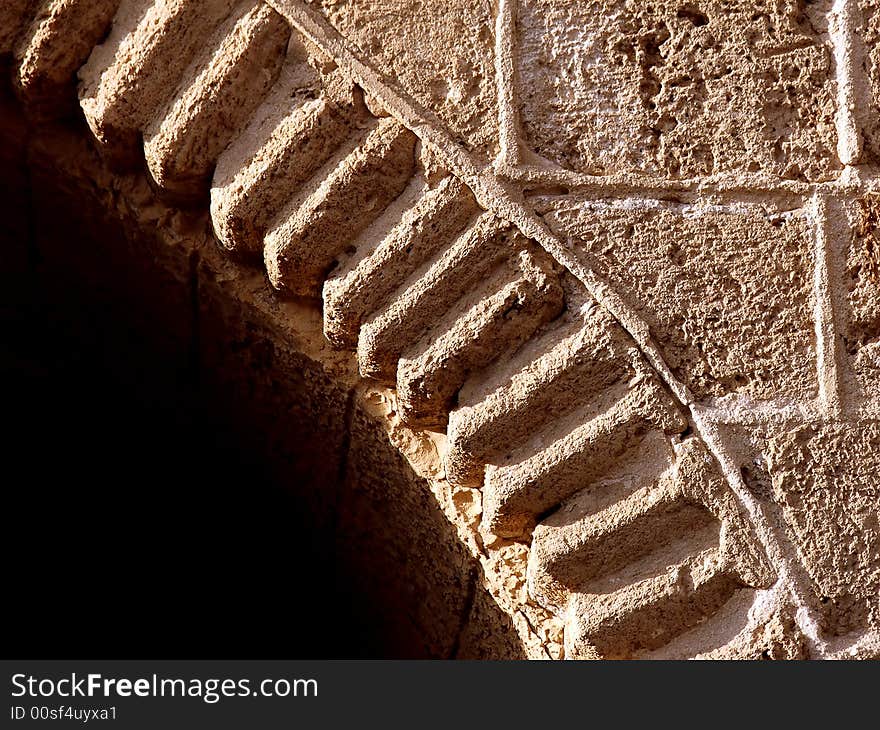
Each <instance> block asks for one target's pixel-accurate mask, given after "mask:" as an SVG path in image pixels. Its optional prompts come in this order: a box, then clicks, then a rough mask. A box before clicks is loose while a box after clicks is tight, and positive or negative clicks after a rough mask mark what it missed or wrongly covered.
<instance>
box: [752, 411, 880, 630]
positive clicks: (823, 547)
mask: <svg viewBox="0 0 880 730" xmlns="http://www.w3.org/2000/svg"><path fill="white" fill-rule="evenodd" d="M767 464H768V468H769V474H770V477H771V480H772V487H773V497H774V499H775V500H776V502H777V503H778V504H779V506H780V508H781V510H782V514H783V515H784V519H785V524H786V525H787V526H788V529H789V530H790V532H791V536H792V540H793V542H794V545H795V547H796V549H797V553H798V555H799V556H800V558H801V560H802V561H803V565H804V567H805V569H806V571H807V573H808V574H809V576H810V578H811V580H812V586H811V588H812V596H811V599H812V600H813V601H814V606H815V609H816V611H817V613H818V614H819V615H820V616H821V619H822V629H823V630H824V631H825V632H827V633H828V634H830V635H831V636H841V635H846V634H850V633H854V632H859V631H863V630H864V629H867V628H870V629H873V630H875V631H876V630H877V629H878V627H880V522H878V505H880V484H878V478H877V474H878V471H880V427H878V425H877V424H876V423H865V424H862V425H861V426H860V427H858V428H857V429H853V428H848V427H847V426H845V425H828V426H813V425H806V426H802V427H800V428H796V429H794V430H792V431H790V432H788V433H785V434H781V435H779V436H776V437H775V438H773V439H772V440H771V441H770V443H769V444H768V446H767Z"/></svg>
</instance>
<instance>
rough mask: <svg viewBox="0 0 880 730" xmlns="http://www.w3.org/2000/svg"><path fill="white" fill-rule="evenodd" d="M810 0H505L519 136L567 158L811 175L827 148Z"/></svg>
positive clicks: (825, 102) (823, 74)
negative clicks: (511, 30)
mask: <svg viewBox="0 0 880 730" xmlns="http://www.w3.org/2000/svg"><path fill="white" fill-rule="evenodd" d="M822 7H823V3H809V4H804V3H801V2H797V1H796V0H785V1H784V2H765V1H763V0H759V1H757V2H755V1H754V0H738V1H736V2H717V1H715V0H713V1H711V2H700V3H687V2H678V1H677V0H675V1H670V0H661V1H657V2H640V1H638V0H609V1H607V2H595V1H594V2H583V3H572V2H565V1H564V0H524V1H523V2H522V3H519V8H518V10H517V33H516V40H515V43H516V56H515V58H516V64H517V67H516V70H517V74H518V81H517V96H518V98H519V112H520V117H521V124H522V128H523V131H524V136H525V139H526V146H527V147H528V148H529V149H531V150H532V151H533V152H535V153H537V154H538V155H540V156H542V157H544V158H546V159H548V160H550V161H551V162H553V163H555V164H556V165H559V166H560V167H563V168H565V169H568V170H574V171H578V172H585V173H589V174H599V175H602V174H610V173H617V172H624V171H628V172H635V173H639V174H644V175H652V176H662V177H672V178H687V177H695V176H705V175H712V174H715V173H725V172H727V173H737V172H763V173H770V174H773V175H778V176H780V177H783V178H788V179H792V180H823V179H827V178H829V177H830V176H832V175H833V174H834V173H835V171H836V170H837V169H838V168H839V166H840V165H839V162H838V161H837V159H836V155H835V145H836V141H837V140H836V132H835V128H834V95H835V83H834V78H833V69H834V65H833V61H832V54H831V48H830V43H829V41H828V38H827V36H825V35H824V33H823V31H824V20H823V18H822V16H821V10H822Z"/></svg>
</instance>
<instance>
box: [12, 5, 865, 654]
mask: <svg viewBox="0 0 880 730" xmlns="http://www.w3.org/2000/svg"><path fill="white" fill-rule="evenodd" d="M878 34H880V4H878V3H877V2H875V1H874V0H836V1H835V2H833V3H832V2H830V0H829V1H821V2H810V3H804V2H801V1H799V0H773V1H765V0H741V1H740V0H736V1H735V2H716V1H715V0H698V1H697V2H677V1H676V2H672V0H657V1H656V2H651V3H642V2H634V1H631V0H605V1H604V2H590V1H587V0H583V1H581V0H497V1H496V2H489V0H443V1H439V2H430V3H428V2H418V1H417V0H363V1H362V2H353V3H344V2H335V1H334V0H314V1H311V2H309V1H307V0H265V1H262V0H240V1H239V0H202V1H200V2H197V1H196V0H42V1H40V2H36V1H35V0H7V1H6V2H4V3H3V6H2V8H0V53H2V54H10V55H11V58H12V61H11V64H10V67H11V72H12V74H13V82H14V86H15V88H16V91H17V96H18V99H19V101H20V104H21V105H22V107H23V108H24V109H25V110H26V111H27V113H28V115H29V116H30V118H31V119H32V120H34V123H35V124H36V123H37V122H38V121H40V120H46V119H51V118H53V117H58V116H60V115H65V114H70V113H74V114H75V115H81V117H82V118H84V120H85V122H86V123H87V125H88V133H89V136H90V137H91V138H92V139H91V142H92V144H93V145H94V148H95V149H97V150H98V151H99V153H100V159H99V161H97V162H96V161H94V160H93V159H92V158H91V157H89V155H88V154H85V153H83V154H82V155H80V156H79V157H76V158H75V159H74V157H75V156H69V158H68V159H66V162H65V165H66V170H65V171H64V172H63V173H62V174H70V175H71V176H74V177H75V176H77V175H79V176H80V177H81V178H82V179H90V180H91V181H92V182H91V184H92V185H93V186H95V187H98V188H101V187H103V188H104V191H105V192H108V191H111V190H112V191H113V195H112V196H108V198H107V199H108V200H110V199H111V198H112V200H113V201H114V204H115V205H117V206H118V207H119V209H120V211H124V215H125V216H128V218H130V219H131V220H134V221H136V224H137V225H140V226H146V227H151V228H155V229H156V230H158V231H159V237H160V238H161V239H163V240H164V241H165V243H166V244H167V245H168V246H169V247H171V248H174V247H175V246H176V247H177V249H176V250H178V251H180V250H183V251H184V253H185V254H186V255H185V256H184V257H183V258H186V259H187V260H189V259H188V258H187V257H188V256H189V253H190V252H192V251H197V254H198V257H197V258H198V261H199V266H200V269H201V271H203V272H204V275H205V276H207V277H211V278H212V280H213V281H216V282H220V283H219V284H218V287H220V288H221V289H222V288H223V282H224V281H233V280H235V281H238V282H239V284H236V286H229V287H227V288H226V290H225V291H226V293H225V296H228V297H230V298H234V297H239V298H241V297H245V296H249V297H253V298H255V299H259V300H260V301H262V302H264V303H263V304H261V306H263V307H264V310H265V312H266V317H267V318H268V319H269V320H271V321H273V322H275V324H276V325H277V331H278V337H279V338H281V339H284V338H290V339H291V340H292V341H293V342H294V346H295V347H297V348H299V349H301V350H302V351H303V352H306V353H307V354H308V355H309V357H311V358H313V359H314V360H315V361H316V362H318V363H321V364H322V366H323V367H324V368H325V370H326V371H327V372H329V373H331V374H332V373H336V376H338V377H339V378H340V379H345V377H347V376H346V375H345V374H344V372H345V368H346V367H349V368H350V367H351V366H350V363H351V362H355V361H356V366H357V369H358V371H359V373H360V375H361V376H362V377H363V378H365V379H367V380H365V381H363V382H362V383H361V384H360V385H359V386H358V391H357V392H358V397H359V398H361V399H362V402H363V404H364V409H365V410H364V412H365V413H367V414H368V415H369V417H371V418H373V419H375V420H376V421H377V422H379V423H382V424H384V426H383V428H385V429H386V430H387V431H388V433H389V435H390V437H391V439H392V442H393V443H394V444H395V446H396V447H397V448H399V449H400V451H401V452H402V453H403V454H404V456H405V457H406V458H407V459H408V460H409V462H410V464H411V465H412V468H413V469H415V470H416V472H417V473H418V474H419V475H420V478H422V479H424V480H426V482H427V483H428V484H429V485H430V487H431V489H432V490H433V493H434V494H435V497H436V499H437V500H438V503H439V504H440V506H441V507H442V509H443V510H444V512H445V514H446V515H447V517H448V519H449V520H450V522H451V523H452V524H453V525H454V526H455V529H456V530H457V534H458V537H459V539H460V541H461V543H462V544H463V545H464V546H465V547H466V548H467V550H468V551H470V553H471V555H472V557H473V558H474V559H475V560H476V561H477V562H478V564H479V565H480V567H481V569H482V571H483V574H484V577H483V578H482V579H481V580H482V581H484V583H485V586H486V588H487V590H488V591H489V592H490V593H491V595H492V597H493V599H494V601H495V602H496V603H497V605H498V606H499V607H500V608H501V609H502V610H503V611H504V612H505V613H506V614H507V615H508V616H509V617H510V618H511V621H512V622H513V625H514V626H515V628H516V630H517V632H518V635H519V637H520V640H521V642H522V644H523V647H524V650H525V652H526V653H527V655H528V656H531V657H535V658H539V657H549V658H562V657H565V658H582V657H589V658H626V657H652V658H660V657H725V658H757V657H761V656H764V657H774V658H775V657H779V658H800V657H809V658H840V657H844V658H845V657H856V658H859V657H876V656H878V652H880V599H878V595H880V590H878V589H880V526H878V507H880V478H878V468H880V428H878V425H877V418H878V409H880V400H878V397H880V355H878V352H880V350H878V348H880V344H878V336H880V308H878V304H877V301H878V299H877V294H878V287H880V279H878V277H880V234H878V233H877V225H878V215H880V212H878V211H880V202H878V201H880V188H878V178H877V174H876V173H877V159H878V154H880V147H878V144H880V133H878V119H880V109H878V106H877V103H878V99H877V96H876V94H878V93H880V76H878V69H880V50H878V49H880V46H877V39H878ZM71 110H73V111H72V112H71ZM82 136H83V137H84V138H85V136H86V134H85V131H84V132H83V135H82ZM144 162H145V163H146V171H147V174H148V176H149V179H150V185H151V186H152V188H148V187H147V186H146V184H145V183H144V182H143V181H144V180H145V179H147V178H146V177H145V176H144V175H143V174H142V173H141V172H140V168H141V166H142V165H143V164H144ZM99 169H100V170H102V171H103V172H101V173H99V172H96V171H97V170H99ZM110 171H113V172H112V173H111V172H110ZM114 175H115V176H114ZM120 181H121V182H120ZM157 196H158V200H157ZM177 209H181V210H196V211H201V212H202V213H203V214H208V213H209V215H210V222H211V226H212V231H213V233H212V234H211V236H205V235H204V234H203V233H200V232H192V231H187V230H181V226H180V225H179V221H180V219H179V218H175V217H174V211H175V210H177ZM160 210H161V214H160V212H158V211H160ZM120 215H123V213H120ZM215 242H216V244H217V245H216V246H215V245H214V244H215ZM218 249H219V250H222V251H223V252H224V255H220V254H218V253H217V250H218ZM170 258H171V259H173V258H174V257H173V256H171V257H170ZM169 265H170V264H169ZM255 266H257V267H263V268H264V269H265V272H266V274H268V283H265V282H264V281H263V280H262V279H261V278H259V277H257V278H256V279H255V278H254V274H253V272H254V271H255V268H254V267H255ZM241 282H247V286H243V285H242V284H241ZM270 285H271V288H272V289H273V290H274V291H275V294H273V295H272V297H268V296H267V295H266V292H268V291H269V286H270ZM248 287H249V288H248ZM243 292H247V293H243ZM281 302H288V303H286V304H282V303H281ZM319 311H320V313H321V316H322V318H323V320H322V321H323V334H324V336H325V337H326V342H319V341H318V339H317V338H313V339H311V340H309V338H308V337H306V336H305V335H303V334H302V332H301V331H300V333H299V334H297V333H296V331H297V327H300V329H302V327H304V325H302V324H301V323H302V322H306V321H308V318H309V317H311V316H314V315H315V314H316V313H317V312H319ZM298 322H299V323H300V324H297V323H298ZM291 331H292V332H293V334H291ZM298 338H299V339H298ZM331 345H332V348H331ZM333 348H335V350H334V349H333ZM337 351H343V352H350V353H352V355H351V356H350V357H349V358H348V359H346V358H345V357H343V358H340V356H339V354H338V352H337ZM351 358H354V360H352V359H351ZM343 361H345V362H347V363H349V365H343V364H340V363H341V362H343ZM334 368H336V370H334Z"/></svg>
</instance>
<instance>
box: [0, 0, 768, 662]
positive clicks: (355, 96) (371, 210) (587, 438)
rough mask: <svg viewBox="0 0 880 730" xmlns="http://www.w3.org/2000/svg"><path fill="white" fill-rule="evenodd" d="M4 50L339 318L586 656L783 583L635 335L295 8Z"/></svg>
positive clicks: (162, 23) (161, 16)
mask: <svg viewBox="0 0 880 730" xmlns="http://www.w3.org/2000/svg"><path fill="white" fill-rule="evenodd" d="M114 17H115V21H114V20H113V19H114ZM111 22H112V30H110V31H109V35H107V36H106V40H105V41H104V42H103V43H102V44H101V45H97V47H95V48H94V50H92V48H93V46H95V45H96V44H97V43H98V42H99V41H100V40H101V39H102V38H104V37H105V35H106V34H107V32H108V29H109V28H110V26H111ZM0 28H2V34H0V53H2V52H9V51H12V52H13V53H14V59H15V63H14V75H15V83H16V86H17V88H18V90H19V93H20V96H21V98H22V100H23V102H24V103H25V104H27V105H28V106H30V107H31V108H34V109H37V110H39V111H40V113H45V112H46V110H47V109H51V108H59V109H61V108H63V102H64V99H65V97H66V96H67V95H69V93H70V89H71V88H72V84H73V81H74V76H75V74H76V73H77V72H79V77H80V86H79V100H80V106H81V109H82V113H83V114H84V115H85V118H86V121H87V122H88V125H89V127H90V129H91V130H92V132H93V134H94V137H95V139H96V142H97V145H98V147H99V148H100V149H101V150H102V151H103V153H104V154H105V155H106V156H107V158H108V159H109V160H110V161H111V162H112V163H113V164H116V165H132V164H142V161H143V159H146V164H147V167H148V169H149V172H150V174H151V176H152V177H153V180H154V181H155V183H156V186H157V187H158V189H159V191H160V193H162V194H163V195H166V196H168V197H169V198H171V199H173V200H175V201H180V202H186V203H188V204H193V203H195V204H200V205H208V204H209V205H210V213H211V218H212V221H213V225H214V230H215V233H216V237H217V239H218V241H219V243H220V245H221V246H222V247H223V248H225V249H227V250H228V251H229V252H230V253H231V254H233V255H234V256H237V257H240V258H243V259H253V258H260V257H262V259H263V261H264V263H265V267H266V271H267V273H268V276H269V279H270V281H271V283H272V285H273V286H274V287H275V288H276V289H278V290H279V292H281V293H282V294H284V295H286V296H305V297H322V299H323V308H324V328H325V334H326V336H327V338H328V339H329V340H330V342H332V343H333V344H334V345H336V346H337V347H340V348H348V349H351V350H355V351H356V353H357V361H358V364H359V368H360V371H361V373H362V374H363V375H364V376H365V377H369V378H373V379H375V380H378V381H380V382H382V383H385V384H387V385H389V386H393V387H395V388H396V389H397V395H398V402H399V408H400V412H401V415H402V417H403V418H404V420H406V421H407V422H408V423H409V424H411V425H412V426H414V427H417V428H428V429H434V430H442V429H446V430H447V433H448V450H447V453H446V454H445V457H444V458H445V466H446V473H447V476H448V479H449V481H450V482H452V483H453V484H458V485H462V486H474V487H481V488H482V490H483V493H484V520H485V522H486V525H487V526H488V528H489V529H490V530H491V531H493V532H494V533H495V534H497V535H499V536H501V537H505V538H511V539H520V540H528V539H529V538H530V536H531V540H532V543H531V553H530V555H531V557H530V565H529V581H530V590H531V592H532V594H533V595H534V596H535V597H536V599H537V600H539V601H540V602H542V603H543V604H544V605H545V606H547V607H549V608H551V609H552V610H555V611H557V612H558V613H559V614H560V615H565V616H567V617H568V624H567V630H566V644H567V649H568V654H569V655H570V656H599V657H630V656H637V655H641V654H644V653H646V652H650V651H653V650H657V649H660V648H662V647H664V646H668V645H670V644H671V643H672V642H674V641H675V640H677V639H678V638H679V637H681V636H682V635H683V634H686V633H687V632H691V631H693V630H699V628H698V627H700V626H703V625H704V624H705V623H706V622H707V621H709V622H710V621H711V620H712V618H713V617H715V616H718V615H720V613H721V612H723V610H724V608H725V606H726V605H727V604H728V603H729V602H730V601H731V600H732V599H733V598H734V597H735V596H739V595H741V594H742V593H743V592H748V590H749V589H750V588H756V587H759V586H764V585H767V584H768V583H769V582H770V580H771V576H770V575H769V574H768V570H767V569H766V567H765V565H764V561H763V558H762V557H761V556H760V555H758V554H757V553H755V552H754V551H753V550H752V548H751V544H752V542H751V537H750V534H749V529H748V526H747V524H746V523H745V521H744V520H743V519H742V518H741V517H740V514H739V510H738V508H737V505H736V504H735V502H734V500H733V499H732V498H731V496H730V495H729V494H728V492H727V491H726V487H725V486H724V484H723V481H722V480H721V479H720V478H719V476H718V474H717V466H716V465H715V463H714V461H713V460H712V457H710V456H709V454H708V452H707V451H706V450H705V449H704V448H703V446H702V444H701V443H700V441H699V440H698V439H697V438H695V437H693V436H689V435H686V433H685V432H686V431H687V430H688V422H687V418H686V417H685V415H684V414H683V412H682V411H681V410H680V408H679V407H678V405H677V404H676V401H675V400H674V399H673V397H672V396H671V395H670V394H669V393H668V392H667V391H666V389H665V387H664V386H663V385H662V384H661V382H660V381H659V379H658V378H657V376H656V374H655V372H654V371H653V369H652V368H651V367H650V366H649V365H648V363H647V362H646V361H645V359H644V357H643V356H642V354H641V353H640V351H639V349H638V348H637V347H636V344H635V343H634V342H633V340H632V339H631V338H630V336H629V335H628V334H627V333H626V332H625V331H624V330H623V328H622V327H621V326H620V325H619V324H618V323H617V322H616V321H615V320H614V319H613V318H612V317H611V316H610V315H609V314H608V313H607V312H606V311H605V310H604V309H603V308H602V307H600V306H599V305H597V303H596V302H595V301H594V300H593V299H592V298H591V297H590V295H589V294H587V292H586V291H585V290H584V288H583V286H582V285H581V284H580V283H579V282H577V281H575V280H574V279H573V278H572V277H570V276H569V275H567V274H566V273H565V272H564V271H563V269H562V267H561V266H560V265H559V264H557V262H556V261H554V260H553V258H552V257H551V256H550V255H549V254H548V253H546V252H545V251H544V249H542V248H541V246H539V245H537V244H536V243H535V242H534V241H532V240H529V239H528V238H526V237H525V236H523V235H522V234H521V233H520V232H519V231H518V230H517V228H515V227H514V226H512V225H511V224H510V223H509V222H507V221H506V220H504V219H503V218H501V217H499V216H498V215H497V214H496V213H494V212H492V211H485V210H482V209H481V207H480V206H479V205H478V203H477V201H476V199H475V197H474V195H473V193H472V192H471V190H470V189H469V188H468V187H467V186H466V185H465V184H464V183H463V182H462V181H461V180H460V179H458V178H457V177H455V176H453V175H449V174H447V173H443V172H440V173H438V172H437V171H436V170H433V169H428V168H427V167H426V166H425V163H424V162H423V160H424V155H423V154H422V152H423V149H422V143H420V142H419V141H418V140H417V138H416V136H415V135H414V134H413V132H411V131H410V130H409V129H407V128H406V127H405V126H403V125H402V124H401V123H400V122H399V121H398V120H397V119H396V118H395V117H393V116H391V115H389V114H388V113H387V112H386V110H384V109H382V108H380V105H379V104H378V102H376V101H374V100H371V99H365V97H364V92H363V91H362V90H361V89H359V88H358V87H357V86H356V85H355V84H354V83H353V82H352V80H351V79H348V78H346V76H345V74H344V73H343V72H342V71H341V70H340V68H337V67H336V66H335V65H334V63H333V62H332V60H331V59H327V58H324V57H322V55H321V53H319V52H317V51H316V50H315V49H314V48H313V47H312V46H310V44H309V42H308V41H307V40H305V39H302V38H300V37H299V36H298V34H297V32H296V31H295V30H294V31H291V28H290V26H289V24H288V23H287V21H285V20H284V19H283V18H282V17H281V16H280V15H279V14H278V13H277V12H276V11H275V10H273V9H272V8H271V7H270V6H269V5H267V4H265V3H262V2H259V1H258V0H243V1H242V2H235V1H233V0H199V1H197V0H122V2H119V1H118V0H50V1H48V2H40V3H34V2H27V1H26V0H12V2H6V3H4V4H3V8H2V9H0ZM53 105H54V107H53ZM744 555H750V556H752V557H751V558H749V559H746V558H743V557H742V556H744ZM707 648H717V647H702V649H707ZM686 653H690V654H693V653H695V651H690V652H686Z"/></svg>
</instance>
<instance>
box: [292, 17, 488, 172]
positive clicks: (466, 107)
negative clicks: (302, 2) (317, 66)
mask: <svg viewBox="0 0 880 730" xmlns="http://www.w3.org/2000/svg"><path fill="white" fill-rule="evenodd" d="M309 3H310V4H311V5H313V6H314V7H315V8H320V10H321V11H322V12H323V13H324V14H325V15H326V17H327V19H328V20H329V21H330V22H331V23H332V24H333V26H334V27H335V28H336V29H337V30H339V32H340V33H342V35H343V36H344V37H346V38H347V39H349V40H350V41H352V42H353V43H354V44H355V46H356V47H357V48H358V49H359V50H360V51H361V52H362V53H363V54H364V55H365V56H366V57H367V58H370V59H373V60H375V61H376V62H377V63H378V64H379V65H380V66H381V67H382V68H383V69H384V70H385V71H386V72H387V73H388V76H389V78H390V79H391V80H392V81H393V83H396V84H399V85H400V87H401V88H402V89H403V90H404V91H406V92H407V93H408V94H410V95H412V97H413V98H414V99H415V101H417V102H418V103H420V104H423V105H424V106H425V108H426V109H428V110H430V111H431V112H432V113H433V114H436V115H437V117H438V118H439V119H441V120H442V121H443V123H445V124H446V125H448V127H449V128H450V130H451V131H452V132H453V134H454V135H455V136H456V138H457V139H459V140H461V141H462V143H463V144H464V145H465V146H466V147H467V148H469V149H472V150H476V151H479V152H481V153H483V154H484V155H485V156H486V157H491V156H492V155H493V154H494V152H495V145H496V135H495V132H494V124H489V125H487V124H486V121H487V119H489V120H494V118H495V115H496V114H497V104H496V93H495V78H494V73H495V72H494V63H495V60H494V46H495V28H494V26H495V21H494V18H493V17H492V13H491V10H490V4H489V3H487V2H483V0H464V1H461V0H431V2H422V1H420V0H369V1H368V2H355V3H351V2H344V1H341V0H309Z"/></svg>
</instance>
